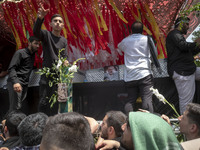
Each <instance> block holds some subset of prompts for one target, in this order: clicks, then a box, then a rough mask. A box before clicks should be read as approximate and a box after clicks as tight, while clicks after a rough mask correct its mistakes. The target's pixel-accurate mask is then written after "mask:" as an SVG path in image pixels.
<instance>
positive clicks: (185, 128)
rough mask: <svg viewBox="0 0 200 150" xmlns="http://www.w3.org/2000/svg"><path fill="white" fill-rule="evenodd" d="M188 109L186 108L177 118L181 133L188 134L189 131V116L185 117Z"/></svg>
mask: <svg viewBox="0 0 200 150" xmlns="http://www.w3.org/2000/svg"><path fill="white" fill-rule="evenodd" d="M187 114H188V111H187V110H186V111H185V112H184V113H183V115H182V116H180V117H179V118H178V119H179V126H180V132H181V133H183V134H186V135H187V134H188V133H189V127H190V125H191V124H190V123H189V118H188V117H187Z"/></svg>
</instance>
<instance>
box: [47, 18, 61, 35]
mask: <svg viewBox="0 0 200 150" xmlns="http://www.w3.org/2000/svg"><path fill="white" fill-rule="evenodd" d="M50 26H51V27H52V29H53V30H54V31H58V32H60V31H61V30H62V29H63V27H64V22H63V19H62V18H61V17H55V18H53V19H52V21H51V23H50Z"/></svg>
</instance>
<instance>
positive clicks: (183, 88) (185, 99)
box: [172, 67, 200, 115]
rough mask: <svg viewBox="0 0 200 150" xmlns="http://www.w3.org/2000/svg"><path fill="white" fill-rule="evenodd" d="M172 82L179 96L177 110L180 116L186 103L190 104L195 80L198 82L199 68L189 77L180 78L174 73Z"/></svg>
mask: <svg viewBox="0 0 200 150" xmlns="http://www.w3.org/2000/svg"><path fill="white" fill-rule="evenodd" d="M172 78H173V80H174V83H175V85H176V89H177V91H178V96H179V108H180V113H181V115H182V114H183V112H184V111H185V109H186V106H187V104H188V103H191V102H192V101H193V98H194V93H195V80H200V67H197V68H196V71H195V73H193V74H192V75H189V76H182V75H180V74H178V73H176V72H175V71H174V74H173V77H172Z"/></svg>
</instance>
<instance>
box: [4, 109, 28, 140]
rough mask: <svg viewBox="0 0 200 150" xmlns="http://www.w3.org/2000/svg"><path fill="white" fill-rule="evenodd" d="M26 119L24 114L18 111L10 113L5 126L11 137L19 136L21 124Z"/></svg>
mask: <svg viewBox="0 0 200 150" xmlns="http://www.w3.org/2000/svg"><path fill="white" fill-rule="evenodd" d="M25 117H26V115H25V114H24V113H22V112H21V111H18V110H14V111H11V112H9V113H8V114H7V115H6V117H5V120H6V121H5V126H6V127H7V130H8V131H9V136H10V137H11V136H18V130H17V127H18V125H19V124H20V122H21V121H22V120H23V119H24V118H25Z"/></svg>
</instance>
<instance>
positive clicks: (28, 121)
mask: <svg viewBox="0 0 200 150" xmlns="http://www.w3.org/2000/svg"><path fill="white" fill-rule="evenodd" d="M47 119H48V116H47V115H46V114H44V113H41V112H39V113H35V114H31V115H29V116H27V117H26V118H25V119H24V120H22V122H21V123H20V124H19V126H18V131H19V136H20V140H21V142H22V144H23V145H24V146H36V145H39V144H40V143H41V139H42V133H43V129H44V127H45V125H46V121H47Z"/></svg>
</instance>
